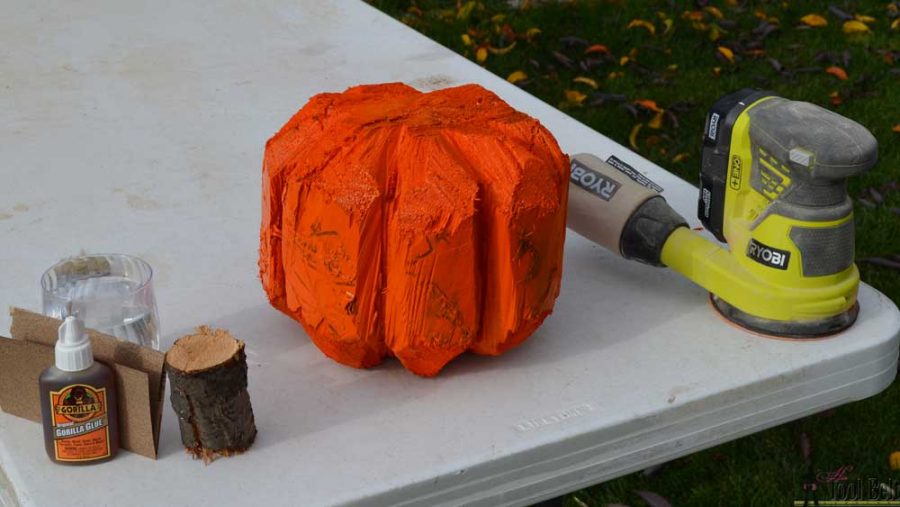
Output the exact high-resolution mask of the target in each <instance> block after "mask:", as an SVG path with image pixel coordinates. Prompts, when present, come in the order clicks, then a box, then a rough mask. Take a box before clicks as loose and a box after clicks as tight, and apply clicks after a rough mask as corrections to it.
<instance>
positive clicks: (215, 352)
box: [166, 326, 244, 374]
mask: <svg viewBox="0 0 900 507" xmlns="http://www.w3.org/2000/svg"><path fill="white" fill-rule="evenodd" d="M243 349H244V342H242V341H240V340H237V339H235V338H234V337H233V336H231V334H229V333H228V331H225V330H223V329H211V328H209V327H207V326H200V327H199V328H197V332H196V333H195V334H191V335H187V336H184V337H182V338H179V339H178V341H176V342H175V344H174V345H172V348H171V349H169V352H168V353H166V363H168V365H169V366H171V367H172V368H175V369H176V370H178V371H180V372H183V373H185V374H191V373H198V372H201V371H205V370H209V369H212V368H216V367H218V366H221V365H222V364H224V363H226V362H227V361H228V360H229V359H232V358H233V357H235V356H236V355H237V354H238V352H240V351H242V350H243Z"/></svg>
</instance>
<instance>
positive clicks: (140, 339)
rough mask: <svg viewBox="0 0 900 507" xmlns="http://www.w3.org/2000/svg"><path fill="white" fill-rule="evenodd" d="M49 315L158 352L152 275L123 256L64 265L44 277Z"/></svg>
mask: <svg viewBox="0 0 900 507" xmlns="http://www.w3.org/2000/svg"><path fill="white" fill-rule="evenodd" d="M41 288H42V289H43V305H44V315H47V316H50V317H54V318H57V319H64V318H66V317H67V316H69V315H74V316H76V317H79V318H81V319H82V320H84V323H85V326H87V327H89V328H91V329H96V330H97V331H100V332H102V333H106V334H109V335H112V336H115V337H116V338H118V339H120V340H123V341H128V342H133V343H137V344H139V345H143V346H145V347H151V348H153V349H155V350H159V314H158V313H157V309H156V298H155V297H154V295H153V270H152V269H151V268H150V265H149V264H147V262H145V261H144V260H142V259H139V258H137V257H133V256H130V255H123V254H97V255H82V256H79V257H70V258H68V259H63V260H61V261H59V262H58V263H56V264H55V265H54V266H52V267H51V268H50V269H48V270H47V271H46V272H45V273H44V275H43V276H42V277H41Z"/></svg>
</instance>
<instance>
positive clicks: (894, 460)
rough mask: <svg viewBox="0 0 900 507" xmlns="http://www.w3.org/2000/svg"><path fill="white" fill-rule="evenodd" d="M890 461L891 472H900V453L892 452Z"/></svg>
mask: <svg viewBox="0 0 900 507" xmlns="http://www.w3.org/2000/svg"><path fill="white" fill-rule="evenodd" d="M888 461H889V462H890V465H891V470H900V451H894V452H892V453H891V455H890V457H889V458H888Z"/></svg>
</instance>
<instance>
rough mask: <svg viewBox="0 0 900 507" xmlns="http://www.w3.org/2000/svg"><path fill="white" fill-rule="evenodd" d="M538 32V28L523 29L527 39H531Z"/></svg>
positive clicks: (539, 31)
mask: <svg viewBox="0 0 900 507" xmlns="http://www.w3.org/2000/svg"><path fill="white" fill-rule="evenodd" d="M540 33H541V29H540V28H529V29H528V30H526V31H525V37H526V38H528V40H531V39H533V38H534V37H535V36H537V35H538V34H540Z"/></svg>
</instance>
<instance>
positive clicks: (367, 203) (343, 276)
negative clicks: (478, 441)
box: [259, 84, 568, 376]
mask: <svg viewBox="0 0 900 507" xmlns="http://www.w3.org/2000/svg"><path fill="white" fill-rule="evenodd" d="M567 189H568V158H567V157H566V156H565V155H564V154H563V153H562V152H561V151H560V149H559V146H558V145H557V143H556V140H555V139H553V136H552V135H551V134H550V133H549V132H548V131H547V130H546V129H545V128H544V127H543V126H541V125H540V123H538V122H537V121H536V120H534V119H532V118H530V117H528V116H526V115H524V114H522V113H519V112H517V111H515V110H514V109H512V108H511V107H509V106H508V105H507V104H506V103H505V102H503V101H502V100H501V99H500V98H498V97H497V96H496V95H494V94H493V93H491V92H489V91H487V90H485V89H483V88H481V87H480V86H477V85H467V86H460V87H457V88H448V89H444V90H439V91H435V92H431V93H420V92H418V91H416V90H415V89H413V88H410V87H408V86H406V85H403V84H383V85H365V86H357V87H354V88H350V89H348V90H347V91H346V92H344V93H323V94H320V95H316V96H315V97H313V98H312V99H310V101H309V102H308V103H307V104H306V105H305V106H304V107H303V108H302V109H301V110H300V111H298V112H297V114H295V115H294V117H293V118H291V119H290V121H288V123H287V124H285V125H284V126H283V127H282V128H281V130H280V131H279V132H278V133H277V134H276V135H275V136H274V137H273V138H272V139H270V140H269V142H268V143H267V144H266V152H265V158H264V161H263V192H262V201H263V219H262V227H261V232H260V258H259V268H260V276H261V278H262V284H263V288H264V289H265V291H266V294H267V295H268V297H269V300H270V301H271V303H272V305H274V306H275V307H276V308H278V309H279V310H281V311H282V312H284V313H286V314H288V315H290V316H291V317H293V318H294V319H296V320H297V321H299V322H300V323H301V324H303V327H304V328H305V329H306V332H307V334H309V336H310V337H311V338H312V340H313V342H314V343H315V344H316V346H318V347H319V349H321V350H322V351H323V352H324V353H325V354H326V355H328V356H329V357H331V358H332V359H334V360H336V361H338V362H340V363H343V364H346V365H349V366H354V367H357V368H359V367H370V366H374V365H376V364H378V363H380V362H381V361H382V359H383V358H384V357H386V356H389V355H393V356H395V357H397V358H398V359H399V360H400V361H401V362H402V363H403V365H404V366H405V367H406V368H407V369H409V370H410V371H413V372H415V373H417V374H419V375H425V376H431V375H435V374H437V373H438V372H439V371H440V370H441V368H443V367H444V365H446V364H447V363H448V362H449V361H450V360H452V359H453V358H454V357H456V356H458V355H459V354H461V353H463V352H465V351H467V350H471V351H473V352H476V353H479V354H489V355H498V354H501V353H502V352H504V351H506V350H508V349H509V348H511V347H514V346H515V345H518V344H519V343H521V342H522V341H524V340H525V339H526V338H527V337H528V336H529V335H530V334H531V333H532V332H534V330H535V329H537V327H538V326H539V325H540V324H541V322H543V320H544V318H545V317H546V316H547V315H549V314H550V312H551V311H552V309H553V303H554V301H555V300H556V297H557V295H558V294H559V283H560V277H561V275H562V252H563V240H564V237H565V219H566V207H565V203H566V198H567V195H566V192H567Z"/></svg>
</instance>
